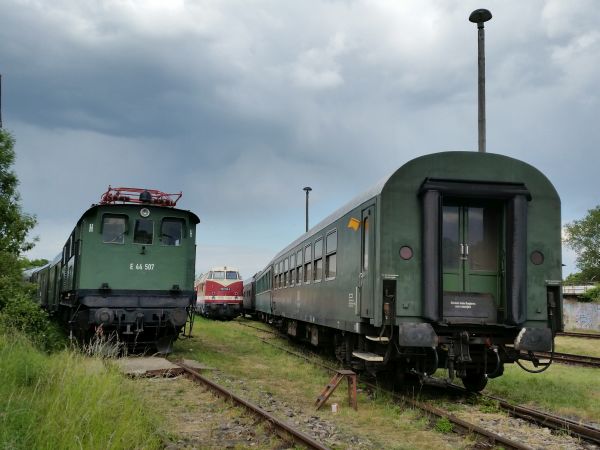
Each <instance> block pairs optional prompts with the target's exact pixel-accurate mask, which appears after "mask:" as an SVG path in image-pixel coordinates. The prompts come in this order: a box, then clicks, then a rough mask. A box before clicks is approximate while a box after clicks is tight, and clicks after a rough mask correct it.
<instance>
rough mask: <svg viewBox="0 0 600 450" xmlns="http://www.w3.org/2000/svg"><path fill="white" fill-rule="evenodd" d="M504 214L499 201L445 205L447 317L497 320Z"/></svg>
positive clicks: (444, 300)
mask: <svg viewBox="0 0 600 450" xmlns="http://www.w3.org/2000/svg"><path fill="white" fill-rule="evenodd" d="M502 217H503V213H502V207H501V205H500V204H497V203H486V204H475V205H461V204H452V203H450V204H445V205H444V206H443V210H442V243H441V247H442V267H443V304H444V307H443V316H444V319H446V320H450V321H452V320H453V319H457V320H459V321H463V320H465V319H466V321H471V320H474V321H477V322H479V321H485V322H495V321H496V319H497V308H498V307H499V305H500V303H501V302H500V295H501V287H500V286H501V283H500V281H501V254H502V252H501V248H502V241H503V239H502V235H503V221H502Z"/></svg>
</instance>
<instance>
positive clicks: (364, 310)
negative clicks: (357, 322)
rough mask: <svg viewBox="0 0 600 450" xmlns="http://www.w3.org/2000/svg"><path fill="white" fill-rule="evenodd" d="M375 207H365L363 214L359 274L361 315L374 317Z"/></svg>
mask: <svg viewBox="0 0 600 450" xmlns="http://www.w3.org/2000/svg"><path fill="white" fill-rule="evenodd" d="M374 211H375V208H374V207H373V206H370V207H368V208H367V209H364V210H363V211H362V214H361V227H360V229H361V252H360V253H361V258H360V259H361V260H360V274H359V282H358V286H359V290H360V315H361V317H371V318H372V317H373V283H374V271H375V270H374V269H375V267H374V263H375V233H374V232H375V227H374V223H373V222H374V220H375V213H374Z"/></svg>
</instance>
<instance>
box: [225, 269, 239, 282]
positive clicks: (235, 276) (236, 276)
mask: <svg viewBox="0 0 600 450" xmlns="http://www.w3.org/2000/svg"><path fill="white" fill-rule="evenodd" d="M226 276H227V279H228V280H237V279H239V278H240V275H239V274H238V273H237V272H234V271H231V270H228V271H227V275H226Z"/></svg>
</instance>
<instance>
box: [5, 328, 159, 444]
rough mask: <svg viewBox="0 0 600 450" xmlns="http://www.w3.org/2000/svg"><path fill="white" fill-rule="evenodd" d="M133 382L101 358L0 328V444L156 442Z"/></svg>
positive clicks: (152, 419) (152, 416)
mask: <svg viewBox="0 0 600 450" xmlns="http://www.w3.org/2000/svg"><path fill="white" fill-rule="evenodd" d="M138 394H139V393H138V392H137V387H136V385H135V384H134V383H133V382H132V381H130V380H124V379H123V377H122V376H121V375H120V374H119V373H118V372H117V371H116V370H115V369H113V368H111V367H107V366H106V365H105V364H103V363H102V361H101V360H99V359H96V358H87V357H85V356H83V355H81V354H78V353H75V352H72V351H67V350H65V351H62V352H58V353H54V354H52V355H47V354H45V353H42V352H40V351H39V350H37V349H36V348H35V347H34V346H33V345H32V344H31V343H30V342H29V341H28V340H27V339H26V338H24V337H23V336H20V335H10V336H9V335H7V334H5V333H0V448H11V449H12V448H14V449H31V448H35V449H56V448H60V449H80V448H84V449H97V448H114V449H121V448H122V449H125V448H127V449H131V448H144V449H146V448H148V449H152V448H160V446H161V440H160V436H157V435H156V432H155V430H156V429H157V428H158V427H157V426H156V425H157V423H158V418H157V416H156V415H155V413H154V412H149V411H148V410H147V408H146V407H145V404H144V403H143V402H141V401H140V400H139V397H141V396H140V395H138Z"/></svg>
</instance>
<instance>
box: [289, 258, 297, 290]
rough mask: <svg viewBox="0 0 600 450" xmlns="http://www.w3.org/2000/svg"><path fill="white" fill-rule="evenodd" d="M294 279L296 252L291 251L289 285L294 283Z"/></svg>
mask: <svg viewBox="0 0 600 450" xmlns="http://www.w3.org/2000/svg"><path fill="white" fill-rule="evenodd" d="M294 281H296V254H295V253H293V254H292V256H290V286H293V285H294Z"/></svg>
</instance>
